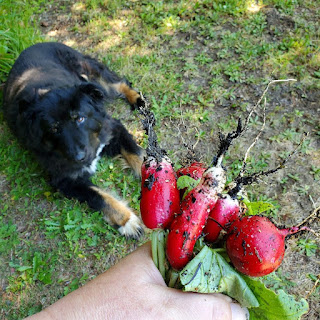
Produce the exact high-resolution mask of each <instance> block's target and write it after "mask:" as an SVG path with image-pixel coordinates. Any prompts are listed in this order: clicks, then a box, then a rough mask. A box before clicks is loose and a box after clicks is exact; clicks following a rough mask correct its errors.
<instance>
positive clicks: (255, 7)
mask: <svg viewBox="0 0 320 320" xmlns="http://www.w3.org/2000/svg"><path fill="white" fill-rule="evenodd" d="M246 7H247V11H249V12H251V13H256V12H259V11H260V9H261V8H263V7H264V5H263V3H262V1H255V0H249V1H247V3H246Z"/></svg>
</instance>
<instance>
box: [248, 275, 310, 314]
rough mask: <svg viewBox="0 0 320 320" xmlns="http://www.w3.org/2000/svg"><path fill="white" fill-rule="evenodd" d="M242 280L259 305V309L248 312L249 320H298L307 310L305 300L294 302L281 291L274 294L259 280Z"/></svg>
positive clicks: (291, 297)
mask: <svg viewBox="0 0 320 320" xmlns="http://www.w3.org/2000/svg"><path fill="white" fill-rule="evenodd" d="M243 278H244V279H245V281H246V283H247V284H248V286H249V287H250V289H251V290H252V292H253V293H254V295H255V296H256V298H257V300H258V301H259V304H260V306H259V308H252V309H250V310H249V311H250V320H278V319H282V320H295V319H300V318H301V316H302V315H303V314H305V313H306V312H307V311H308V309H309V306H308V303H307V301H306V300H305V299H300V300H299V301H296V300H295V299H294V297H293V296H292V295H289V294H287V293H286V292H284V291H283V290H282V289H281V290H278V292H277V293H275V292H274V291H272V290H270V289H267V288H266V287H265V285H264V284H263V283H262V282H261V281H259V280H255V279H252V278H249V277H246V276H243Z"/></svg>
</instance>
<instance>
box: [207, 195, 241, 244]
mask: <svg viewBox="0 0 320 320" xmlns="http://www.w3.org/2000/svg"><path fill="white" fill-rule="evenodd" d="M240 216H241V212H240V204H239V201H238V199H236V198H232V197H231V196H230V195H229V194H225V195H222V196H221V197H220V198H219V199H218V201H217V203H216V205H215V206H214V208H213V209H212V210H211V212H210V214H209V217H208V221H207V224H206V226H205V228H204V230H203V232H204V234H205V239H206V241H209V242H215V241H217V240H218V238H219V235H220V232H221V231H222V230H223V229H224V230H228V227H230V225H231V223H232V222H233V221H234V220H236V219H238V218H240Z"/></svg>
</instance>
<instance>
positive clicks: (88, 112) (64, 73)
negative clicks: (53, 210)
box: [4, 43, 144, 237]
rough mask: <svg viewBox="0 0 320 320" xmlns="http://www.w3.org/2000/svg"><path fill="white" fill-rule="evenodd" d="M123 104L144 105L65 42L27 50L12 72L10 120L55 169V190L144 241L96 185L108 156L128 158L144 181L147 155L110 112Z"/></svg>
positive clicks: (126, 213) (134, 221) (118, 204)
mask: <svg viewBox="0 0 320 320" xmlns="http://www.w3.org/2000/svg"><path fill="white" fill-rule="evenodd" d="M115 98H123V99H126V100H127V102H128V103H129V104H130V105H131V106H132V107H133V108H134V107H135V106H136V105H137V104H139V103H141V98H140V95H139V94H138V93H137V92H136V91H135V90H133V89H132V88H131V87H130V84H129V83H128V81H127V80H125V79H121V78H120V77H119V76H118V75H116V74H115V73H114V72H112V71H110V70H109V69H108V68H107V67H106V66H105V65H103V64H101V63H99V62H98V61H97V60H95V59H93V58H91V57H89V56H84V55H82V54H81V53H79V52H77V51H75V50H73V49H71V48H70V47H67V46H65V45H63V44H61V43H39V44H36V45H34V46H32V47H30V48H28V49H26V50H25V51H23V52H22V53H21V55H20V56H19V58H18V59H17V61H16V62H15V64H14V66H13V67H12V70H11V71H10V74H9V77H8V81H7V83H6V87H5V90H4V115H5V118H6V120H7V122H8V124H9V127H10V128H11V129H12V131H13V132H14V134H15V135H16V136H17V137H18V139H19V140H20V142H21V143H22V144H23V145H24V146H26V147H28V148H29V149H31V150H32V151H33V152H34V153H35V154H36V156H37V157H38V159H39V161H40V163H41V164H42V165H43V166H44V167H45V169H47V170H48V172H49V174H50V177H51V184H52V185H53V187H55V188H56V189H58V190H60V191H61V192H62V193H63V194H64V195H66V196H67V197H74V198H77V199H79V200H80V201H85V202H87V203H88V204H89V206H90V207H92V208H93V209H94V210H101V211H102V212H103V213H104V214H105V218H106V220H107V221H108V223H110V224H111V225H114V226H115V227H117V228H118V230H119V232H120V233H121V234H123V235H125V236H128V237H139V236H140V234H141V232H142V230H143V229H142V225H141V222H140V219H139V218H138V217H137V216H136V215H135V214H134V213H133V211H132V210H130V209H129V208H128V207H127V206H126V205H125V204H124V203H123V202H122V201H119V200H117V199H115V198H114V197H113V196H111V195H110V194H109V193H107V192H106V191H104V190H101V189H99V188H98V187H97V186H95V185H93V184H92V183H91V181H90V176H91V175H92V174H93V173H94V172H95V170H96V164H97V161H98V160H99V157H100V156H101V155H106V156H112V157H113V156H116V155H122V156H123V157H124V159H125V160H126V161H127V162H128V164H129V165H130V166H131V167H132V169H133V170H134V171H135V173H136V174H137V175H140V170H141V164H142V161H143V155H144V151H143V149H141V148H140V147H139V146H138V145H137V144H136V142H135V141H134V140H133V138H132V136H131V135H130V134H129V133H128V131H127V130H126V129H125V127H124V126H123V125H122V124H121V123H120V121H119V120H116V119H113V118H111V117H110V116H109V115H108V114H107V112H106V103H107V102H110V101H112V100H114V99H115Z"/></svg>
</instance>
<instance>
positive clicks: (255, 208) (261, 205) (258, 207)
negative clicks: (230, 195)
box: [243, 200, 274, 216]
mask: <svg viewBox="0 0 320 320" xmlns="http://www.w3.org/2000/svg"><path fill="white" fill-rule="evenodd" d="M243 202H244V203H245V205H246V206H247V208H248V213H249V215H250V216H253V215H258V214H261V213H263V212H265V211H268V210H271V209H273V208H274V205H273V204H271V203H269V202H264V201H256V202H250V201H248V200H244V201H243Z"/></svg>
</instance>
